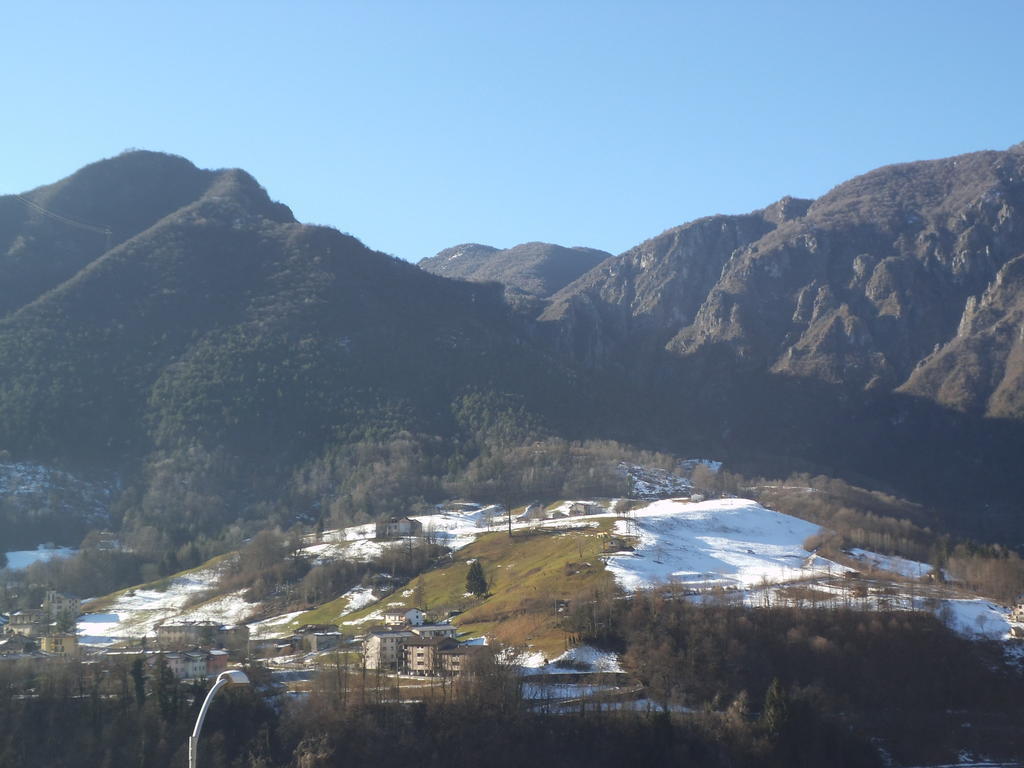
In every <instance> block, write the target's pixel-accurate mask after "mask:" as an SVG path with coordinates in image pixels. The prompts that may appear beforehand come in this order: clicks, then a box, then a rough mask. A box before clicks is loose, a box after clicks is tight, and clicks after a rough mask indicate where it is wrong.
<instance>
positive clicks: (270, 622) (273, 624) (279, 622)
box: [249, 611, 305, 638]
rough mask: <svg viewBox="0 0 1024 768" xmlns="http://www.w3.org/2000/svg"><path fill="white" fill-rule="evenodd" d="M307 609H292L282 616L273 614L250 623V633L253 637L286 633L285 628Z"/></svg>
mask: <svg viewBox="0 0 1024 768" xmlns="http://www.w3.org/2000/svg"><path fill="white" fill-rule="evenodd" d="M304 613H305V611H292V612H291V613H282V614H281V615H280V616H271V617H270V618H269V619H261V620H259V621H254V622H252V623H250V624H249V633H250V635H251V636H252V637H259V638H262V637H277V636H280V635H283V634H285V631H284V630H285V628H286V627H287V626H288V625H289V624H291V623H292V621H293V620H294V619H295V618H296V617H297V616H301V615H302V614H304Z"/></svg>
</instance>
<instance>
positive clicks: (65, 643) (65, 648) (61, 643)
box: [39, 632, 78, 656]
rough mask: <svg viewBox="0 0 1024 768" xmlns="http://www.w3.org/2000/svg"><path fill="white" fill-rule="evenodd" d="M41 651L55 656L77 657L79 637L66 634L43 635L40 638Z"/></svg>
mask: <svg viewBox="0 0 1024 768" xmlns="http://www.w3.org/2000/svg"><path fill="white" fill-rule="evenodd" d="M39 650H41V651H43V652H44V653H52V654H53V655H55V656H77V655H78V637H77V636H76V635H72V634H68V633H64V632H57V633H54V634H52V635H43V636H42V637H41V638H39Z"/></svg>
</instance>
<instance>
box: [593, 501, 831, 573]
mask: <svg viewBox="0 0 1024 768" xmlns="http://www.w3.org/2000/svg"><path fill="white" fill-rule="evenodd" d="M614 530H615V533H616V534H617V535H620V536H630V537H634V539H635V541H636V549H635V551H634V552H626V553H618V554H614V555H610V556H609V557H608V558H607V564H608V565H607V567H608V570H610V571H611V572H612V574H614V576H615V579H616V581H617V582H618V583H619V584H620V585H621V586H622V587H623V588H624V589H626V590H627V591H631V592H632V591H636V590H638V589H644V588H646V587H651V586H654V585H655V584H659V583H667V582H670V581H672V582H676V583H680V584H682V585H684V586H691V587H705V586H721V587H737V588H749V587H755V586H758V585H760V584H763V583H778V582H783V581H793V580H795V579H802V578H806V577H809V576H818V575H825V574H827V573H838V572H840V571H843V570H846V569H845V568H843V567H842V566H840V565H837V564H836V563H832V562H830V561H828V560H824V559H822V558H819V557H816V556H813V555H812V554H811V553H810V552H808V551H807V550H805V549H804V548H803V544H802V542H803V541H804V540H805V539H806V538H808V537H809V536H811V535H813V534H815V533H817V532H818V531H819V530H820V529H819V527H818V526H817V525H814V524H812V523H808V522H806V521H804V520H800V519H798V518H795V517H790V516H789V515H784V514H782V513H780V512H774V511H772V510H769V509H765V508H764V507H762V506H761V505H760V504H758V503H756V502H753V501H749V500H747V499H719V500H715V501H705V502H700V503H686V502H680V501H676V500H671V499H669V500H665V501H656V502H654V503H653V504H650V505H648V506H647V507H645V508H643V509H639V510H636V511H635V512H632V513H630V516H629V518H627V519H620V520H617V521H616V522H615V529H614Z"/></svg>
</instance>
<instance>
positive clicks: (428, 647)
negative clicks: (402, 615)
mask: <svg viewBox="0 0 1024 768" xmlns="http://www.w3.org/2000/svg"><path fill="white" fill-rule="evenodd" d="M457 645H458V642H457V641H455V640H452V639H451V638H450V637H410V638H407V639H406V641H405V647H404V649H403V654H404V658H405V665H404V666H405V671H406V672H408V673H409V674H413V675H436V674H438V673H439V672H440V671H441V657H440V655H439V654H440V652H441V651H446V650H451V649H453V648H455V647H456V646H457Z"/></svg>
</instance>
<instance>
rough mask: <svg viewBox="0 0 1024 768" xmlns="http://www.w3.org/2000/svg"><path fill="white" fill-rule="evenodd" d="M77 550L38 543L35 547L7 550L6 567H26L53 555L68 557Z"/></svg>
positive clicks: (11, 568) (18, 568) (15, 568)
mask: <svg viewBox="0 0 1024 768" xmlns="http://www.w3.org/2000/svg"><path fill="white" fill-rule="evenodd" d="M77 551H78V550H77V549H71V548H69V547H50V548H47V547H44V546H42V545H39V546H38V547H36V548H35V549H22V550H17V551H15V552H7V553H6V554H7V567H8V569H10V570H12V571H16V570H20V569H22V568H28V567H29V566H30V565H32V563H35V562H38V561H40V560H52V559H53V558H55V557H70V556H71V555H73V554H75V553H76V552H77Z"/></svg>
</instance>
